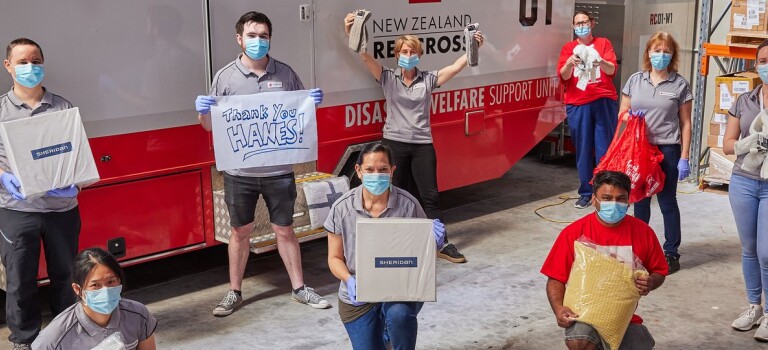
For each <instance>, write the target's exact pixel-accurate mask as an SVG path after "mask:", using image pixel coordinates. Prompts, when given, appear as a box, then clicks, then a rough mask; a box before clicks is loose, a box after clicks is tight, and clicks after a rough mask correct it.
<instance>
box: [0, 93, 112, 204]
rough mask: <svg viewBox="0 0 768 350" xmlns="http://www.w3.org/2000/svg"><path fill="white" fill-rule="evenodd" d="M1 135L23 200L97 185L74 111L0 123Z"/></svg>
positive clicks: (89, 155)
mask: <svg viewBox="0 0 768 350" xmlns="http://www.w3.org/2000/svg"><path fill="white" fill-rule="evenodd" d="M0 135H2V138H3V144H4V145H5V151H6V153H7V155H8V165H9V166H10V168H11V172H12V173H13V174H14V175H15V176H16V178H18V179H19V182H20V184H21V193H22V194H23V195H24V196H26V197H37V196H42V195H44V194H45V193H46V192H48V191H49V190H51V189H54V188H62V187H66V186H69V185H72V184H75V185H78V186H87V185H90V184H92V183H95V182H97V181H99V172H98V170H97V169H96V162H94V160H93V153H91V146H90V145H89V144H88V136H86V134H85V129H84V128H83V122H82V120H81V119H80V111H79V110H78V108H77V107H75V108H71V109H67V110H63V111H57V112H51V113H46V114H41V115H36V116H33V117H31V118H24V119H17V120H13V121H8V122H3V123H0Z"/></svg>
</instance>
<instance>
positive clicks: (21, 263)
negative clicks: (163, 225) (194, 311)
mask: <svg viewBox="0 0 768 350" xmlns="http://www.w3.org/2000/svg"><path fill="white" fill-rule="evenodd" d="M5 56H6V57H5V60H4V61H3V65H4V66H5V69H6V70H7V71H8V73H9V74H10V75H11V76H12V77H13V88H12V89H11V90H10V91H8V93H6V94H5V95H2V96H0V122H6V121H11V120H17V119H23V118H34V117H35V116H36V115H39V114H44V113H48V112H54V111H61V110H65V109H69V108H72V104H71V103H69V101H67V100H65V99H64V98H63V97H61V96H58V95H54V94H53V93H51V92H50V91H48V90H46V89H45V88H44V87H43V85H42V80H43V76H44V67H43V60H44V59H43V50H42V49H41V48H40V46H39V45H38V44H37V43H35V42H34V41H32V40H29V39H26V38H20V39H16V40H13V41H11V43H10V44H8V47H7V48H6V55H5ZM0 180H1V181H2V185H3V186H2V188H1V189H0V235H2V239H0V256H2V262H3V265H4V266H5V274H6V278H7V281H8V286H7V289H6V301H5V313H6V322H7V323H8V328H9V329H10V330H11V335H10V337H9V340H10V341H11V342H13V343H14V349H29V348H30V347H29V344H31V343H32V341H33V340H35V337H37V334H38V333H39V332H40V325H41V322H42V321H41V318H40V302H39V300H38V294H37V270H38V263H39V261H40V241H41V240H42V242H43V244H44V247H45V259H46V261H47V263H48V264H47V265H48V278H49V279H50V280H51V297H50V304H51V313H52V314H53V316H56V315H57V314H58V313H59V312H61V311H63V310H64V309H66V308H67V307H69V306H70V305H72V303H74V302H75V295H74V294H73V293H72V289H71V287H70V285H69V284H70V283H71V282H72V261H73V260H74V258H75V254H77V240H78V235H79V234H80V212H79V210H78V207H77V199H76V196H77V192H78V189H77V188H76V187H74V186H70V187H67V188H65V189H55V190H51V191H48V193H47V194H46V195H45V196H43V197H40V198H35V199H26V198H24V196H22V194H21V188H20V187H19V181H18V179H17V178H16V176H15V175H14V174H12V173H10V167H9V165H8V156H7V154H6V150H5V145H4V142H3V141H2V140H0Z"/></svg>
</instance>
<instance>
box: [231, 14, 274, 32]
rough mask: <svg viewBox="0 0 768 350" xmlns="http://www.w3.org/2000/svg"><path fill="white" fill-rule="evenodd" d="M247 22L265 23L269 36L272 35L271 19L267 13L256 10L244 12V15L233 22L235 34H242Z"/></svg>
mask: <svg viewBox="0 0 768 350" xmlns="http://www.w3.org/2000/svg"><path fill="white" fill-rule="evenodd" d="M248 22H256V23H263V24H266V25H267V29H269V37H270V38H271V37H272V21H270V20H269V17H267V15H265V14H263V13H261V12H256V11H251V12H246V13H245V14H244V15H242V16H240V19H238V20H237V23H235V31H237V34H240V35H243V31H244V30H245V24H246V23H248Z"/></svg>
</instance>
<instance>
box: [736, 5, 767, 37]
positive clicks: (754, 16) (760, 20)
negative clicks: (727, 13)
mask: <svg viewBox="0 0 768 350" xmlns="http://www.w3.org/2000/svg"><path fill="white" fill-rule="evenodd" d="M766 8H768V4H766V2H765V1H754V0H733V1H732V2H731V31H742V32H757V33H766V30H767V29H768V28H766V18H765V17H766Z"/></svg>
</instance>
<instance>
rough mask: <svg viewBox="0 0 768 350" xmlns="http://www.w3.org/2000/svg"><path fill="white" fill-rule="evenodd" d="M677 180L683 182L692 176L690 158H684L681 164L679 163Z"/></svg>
mask: <svg viewBox="0 0 768 350" xmlns="http://www.w3.org/2000/svg"><path fill="white" fill-rule="evenodd" d="M677 172H678V174H679V175H678V176H677V180H678V181H682V180H683V179H685V178H686V177H688V175H691V166H690V165H689V164H688V158H682V159H680V161H679V162H677Z"/></svg>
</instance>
